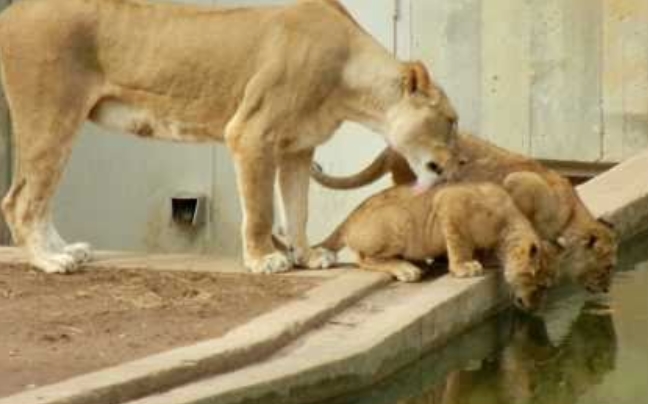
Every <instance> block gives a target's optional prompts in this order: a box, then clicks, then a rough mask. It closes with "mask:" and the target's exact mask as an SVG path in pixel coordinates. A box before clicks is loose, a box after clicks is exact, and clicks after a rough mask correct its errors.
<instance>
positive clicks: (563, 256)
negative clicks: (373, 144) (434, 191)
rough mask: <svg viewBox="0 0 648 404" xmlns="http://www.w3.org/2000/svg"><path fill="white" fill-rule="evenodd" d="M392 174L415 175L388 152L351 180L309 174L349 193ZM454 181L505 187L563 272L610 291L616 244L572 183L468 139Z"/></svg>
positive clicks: (451, 175) (450, 173) (453, 168)
mask: <svg viewBox="0 0 648 404" xmlns="http://www.w3.org/2000/svg"><path fill="white" fill-rule="evenodd" d="M388 172H391V174H392V179H393V181H394V182H395V183H396V184H406V183H410V182H412V181H414V180H415V178H416V176H415V175H414V173H413V172H412V170H410V169H409V168H408V167H407V164H406V162H405V161H404V160H402V159H401V158H400V157H399V156H398V155H397V154H396V153H394V152H393V151H391V150H389V149H386V150H385V151H383V152H382V153H381V154H380V155H379V156H378V158H377V159H375V160H374V161H373V162H372V163H371V164H370V165H369V166H368V167H367V168H366V169H365V170H363V171H362V172H360V173H359V174H356V175H354V176H351V177H346V178H336V177H331V176H328V175H326V174H325V173H323V172H322V170H321V169H319V168H318V166H316V165H315V166H313V168H312V170H311V173H312V176H313V178H314V179H315V180H316V181H317V182H319V183H320V184H322V185H324V186H326V187H329V188H338V189H350V188H355V187H360V186H363V185H366V184H369V183H371V182H373V181H375V180H377V179H378V178H380V177H381V176H383V175H384V174H386V173H388ZM444 177H446V179H447V180H448V181H450V182H465V181H493V182H496V183H499V184H502V185H503V186H504V187H505V188H506V189H507V191H509V193H510V194H511V196H512V197H513V200H514V201H515V203H516V205H517V206H518V208H519V209H520V210H521V211H522V213H524V214H525V215H526V216H527V218H529V220H531V222H532V224H533V226H534V228H535V229H536V231H537V232H538V234H539V235H540V236H541V237H542V238H543V239H544V240H548V241H551V242H554V243H556V244H557V245H558V247H559V250H560V251H558V253H557V255H556V258H557V262H556V265H557V266H558V267H559V268H560V271H559V272H560V273H561V274H563V275H567V276H569V277H571V278H574V279H576V280H577V281H578V282H579V283H580V284H582V285H583V286H584V287H585V288H586V289H587V290H589V291H590V292H593V293H598V292H607V291H608V290H609V288H610V284H611V281H612V275H613V272H614V267H615V265H616V252H617V244H618V240H617V237H616V235H615V234H614V232H613V230H612V229H611V227H610V225H609V224H607V223H605V222H603V221H599V220H596V219H595V218H594V217H593V216H592V214H591V213H590V212H589V210H588V209H587V208H586V207H585V205H584V204H583V202H582V201H581V199H580V198H579V197H578V194H577V193H576V192H575V190H574V188H573V187H572V185H571V184H570V182H569V181H568V180H567V179H566V178H564V177H563V176H561V175H559V174H558V173H556V172H555V171H552V170H550V169H548V168H546V167H544V166H543V165H542V164H540V163H538V162H537V161H534V160H532V159H530V158H528V157H525V156H522V155H520V154H517V153H513V152H510V151H508V150H505V149H502V148H500V147H497V146H495V145H493V144H492V143H489V142H487V141H485V140H482V139H479V138H477V137H475V136H472V135H469V134H460V135H459V136H458V137H457V139H456V159H455V160H453V163H451V164H449V165H447V169H446V172H445V173H444Z"/></svg>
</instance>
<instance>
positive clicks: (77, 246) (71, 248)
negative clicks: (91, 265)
mask: <svg viewBox="0 0 648 404" xmlns="http://www.w3.org/2000/svg"><path fill="white" fill-rule="evenodd" d="M63 252H65V253H66V254H69V255H71V256H72V258H74V262H76V263H77V264H82V263H84V262H88V261H90V260H91V259H92V252H91V248H90V244H88V243H73V244H68V245H66V246H65V247H63Z"/></svg>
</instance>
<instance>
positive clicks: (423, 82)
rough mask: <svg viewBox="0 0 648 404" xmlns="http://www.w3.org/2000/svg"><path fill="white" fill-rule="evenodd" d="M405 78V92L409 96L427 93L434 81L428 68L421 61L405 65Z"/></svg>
mask: <svg viewBox="0 0 648 404" xmlns="http://www.w3.org/2000/svg"><path fill="white" fill-rule="evenodd" d="M403 78H404V80H403V81H404V85H405V91H407V92H408V93H409V94H414V93H417V92H426V91H428V90H429V89H430V86H431V84H432V79H430V74H429V73H428V70H427V68H426V67H425V65H423V63H421V62H419V61H416V62H406V63H405V72H404V77H403Z"/></svg>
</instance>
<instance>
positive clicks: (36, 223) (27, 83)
mask: <svg viewBox="0 0 648 404" xmlns="http://www.w3.org/2000/svg"><path fill="white" fill-rule="evenodd" d="M5 62H6V60H5ZM5 67H6V69H5V74H6V77H5V92H6V96H7V99H8V101H9V108H10V113H11V119H12V128H13V135H14V147H15V149H14V150H15V153H14V154H15V171H14V173H13V181H12V186H11V188H10V190H9V192H8V193H7V195H6V197H5V198H4V200H3V203H2V209H3V212H4V214H5V217H6V218H7V223H8V224H9V227H10V230H11V233H12V235H13V237H14V240H15V242H16V243H17V244H19V245H22V246H24V247H25V249H26V250H27V252H28V254H29V256H30V262H31V264H32V265H33V266H35V267H37V268H38V269H40V270H42V271H45V272H59V273H64V272H69V271H71V270H74V269H75V268H76V267H77V265H78V263H79V262H80V261H83V260H87V259H88V258H89V248H88V246H87V245H83V244H76V245H70V246H68V245H67V244H66V243H65V241H64V240H63V239H62V238H61V237H60V235H59V234H58V232H57V231H56V229H55V227H54V225H53V223H52V221H51V219H50V201H51V199H52V196H53V195H54V192H55V190H56V187H57V185H58V183H59V180H60V178H61V175H62V172H63V169H64V166H65V164H66V162H67V160H68V157H69V155H70V152H71V149H72V142H73V140H74V138H75V135H76V132H77V130H78V128H79V126H80V125H81V123H82V122H83V120H84V119H85V118H86V116H87V114H88V112H89V111H90V108H91V106H92V103H91V102H90V99H91V97H89V96H86V97H84V96H83V94H82V91H80V88H81V89H84V88H83V86H79V84H81V83H82V82H83V80H82V79H80V78H74V77H71V79H73V80H76V81H77V83H76V84H77V85H76V86H72V85H69V86H65V85H64V84H65V80H60V79H57V77H53V76H52V75H46V74H43V72H40V71H38V69H37V68H35V66H33V65H30V66H27V67H26V68H25V69H23V73H24V74H20V75H16V74H15V73H16V69H17V67H16V66H13V65H12V64H11V63H9V66H5ZM17 84H19V85H18V86H16V87H14V86H15V85H17ZM18 90H19V91H18Z"/></svg>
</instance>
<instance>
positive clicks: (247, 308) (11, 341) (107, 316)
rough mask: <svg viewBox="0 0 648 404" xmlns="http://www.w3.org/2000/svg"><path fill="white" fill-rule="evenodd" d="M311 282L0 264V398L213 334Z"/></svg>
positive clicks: (289, 296) (293, 295)
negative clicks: (51, 270)
mask: <svg viewBox="0 0 648 404" xmlns="http://www.w3.org/2000/svg"><path fill="white" fill-rule="evenodd" d="M314 285H315V281H314V280H309V279H304V278H296V277H285V276H284V277H282V276H259V275H256V276H255V275H249V274H214V273H205V272H175V271H173V272H157V271H149V270H122V269H101V270H88V271H85V272H80V273H77V274H71V275H46V274H43V273H40V272H36V271H34V270H32V269H29V268H27V267H26V266H22V267H19V266H2V267H0V397H3V396H7V395H10V394H12V393H17V392H19V391H22V390H25V389H30V388H35V387H39V386H42V385H45V384H49V383H53V382H57V381H61V380H63V379H66V378H68V377H71V376H75V375H79V374H82V373H85V372H89V371H93V370H97V369H100V368H104V367H108V366H111V365H116V364H119V363H123V362H127V361H130V360H133V359H137V358H141V357H143V356H146V355H150V354H153V353H157V352H161V351H164V350H166V349H169V348H174V347H179V346H183V345H189V344H192V343H194V342H197V341H200V340H204V339H209V338H214V337H218V336H220V335H222V334H224V333H225V332H226V331H228V330H230V329H232V328H233V327H235V326H237V325H239V324H242V323H244V322H246V321H247V320H249V319H251V318H252V317H255V316H258V315H259V314H261V313H264V312H267V311H268V310H270V309H272V308H275V307H277V306H278V305H280V304H282V303H285V302H287V301H288V300H290V299H294V298H298V297H300V296H302V295H303V294H304V293H305V292H306V291H307V290H309V289H311V288H312V287H313V286H314Z"/></svg>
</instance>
